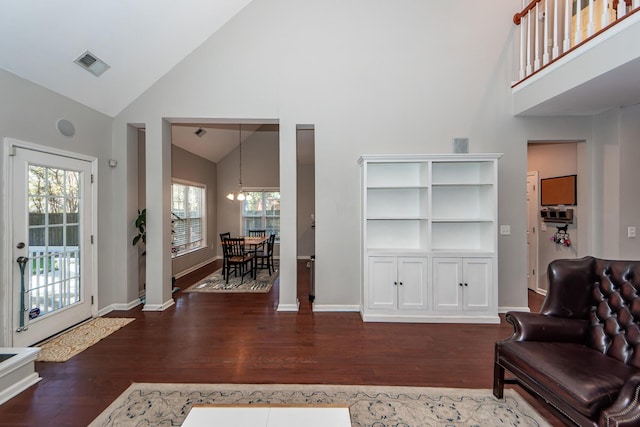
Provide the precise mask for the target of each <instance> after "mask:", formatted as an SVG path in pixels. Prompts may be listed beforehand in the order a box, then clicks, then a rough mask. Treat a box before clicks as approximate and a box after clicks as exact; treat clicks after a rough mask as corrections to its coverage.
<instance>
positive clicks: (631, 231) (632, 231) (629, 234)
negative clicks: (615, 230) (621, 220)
mask: <svg viewBox="0 0 640 427" xmlns="http://www.w3.org/2000/svg"><path fill="white" fill-rule="evenodd" d="M627 237H636V228H635V227H627Z"/></svg>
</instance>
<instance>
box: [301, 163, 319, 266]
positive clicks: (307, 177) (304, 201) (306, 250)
mask: <svg viewBox="0 0 640 427" xmlns="http://www.w3.org/2000/svg"><path fill="white" fill-rule="evenodd" d="M297 179H298V181H297V188H298V192H297V196H298V218H297V223H298V258H308V257H309V256H310V255H314V254H315V230H314V229H313V228H312V227H311V224H312V220H311V215H314V214H315V211H316V210H315V208H316V207H315V167H314V165H313V164H298V177H297Z"/></svg>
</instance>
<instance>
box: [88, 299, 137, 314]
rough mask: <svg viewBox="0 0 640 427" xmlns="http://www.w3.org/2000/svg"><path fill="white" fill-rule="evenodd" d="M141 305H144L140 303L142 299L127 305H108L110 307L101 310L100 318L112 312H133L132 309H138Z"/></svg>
mask: <svg viewBox="0 0 640 427" xmlns="http://www.w3.org/2000/svg"><path fill="white" fill-rule="evenodd" d="M140 304H142V301H140V298H136V299H134V300H133V301H131V302H128V303H126V304H122V303H116V304H111V305H108V306H106V307H104V308H103V309H101V310H99V311H98V317H100V316H104V315H105V314H107V313H111V312H112V311H127V310H131V309H132V308H136V307H137V306H139V305H140Z"/></svg>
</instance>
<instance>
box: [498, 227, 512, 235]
mask: <svg viewBox="0 0 640 427" xmlns="http://www.w3.org/2000/svg"><path fill="white" fill-rule="evenodd" d="M500 234H501V235H503V236H509V235H510V234H511V226H510V225H501V226H500Z"/></svg>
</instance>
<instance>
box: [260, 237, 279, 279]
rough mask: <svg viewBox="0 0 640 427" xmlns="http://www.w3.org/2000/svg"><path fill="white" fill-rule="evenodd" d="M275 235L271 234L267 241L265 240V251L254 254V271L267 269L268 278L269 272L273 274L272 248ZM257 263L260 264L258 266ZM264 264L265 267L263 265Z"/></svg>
mask: <svg viewBox="0 0 640 427" xmlns="http://www.w3.org/2000/svg"><path fill="white" fill-rule="evenodd" d="M275 242H276V235H275V234H271V235H270V236H269V240H267V248H266V250H263V251H260V252H257V253H256V269H265V268H266V269H267V270H269V276H271V270H273V272H274V273H275V271H276V269H275V265H274V263H273V247H274V246H275ZM258 262H259V263H260V264H258ZM265 262H266V265H265Z"/></svg>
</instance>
